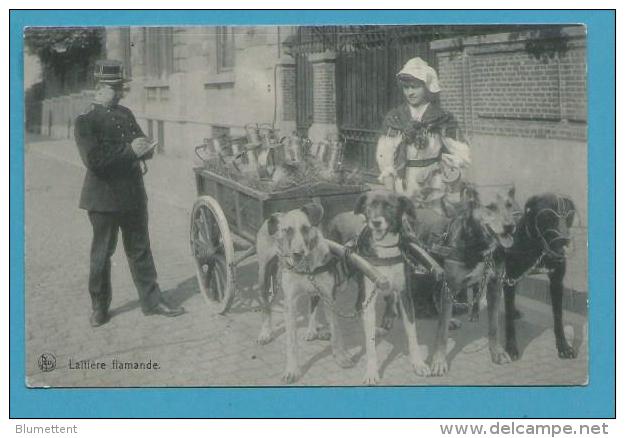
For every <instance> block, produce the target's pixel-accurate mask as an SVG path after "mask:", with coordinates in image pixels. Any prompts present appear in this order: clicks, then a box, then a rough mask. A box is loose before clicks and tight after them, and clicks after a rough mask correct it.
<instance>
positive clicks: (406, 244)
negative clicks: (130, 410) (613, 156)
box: [23, 23, 596, 388]
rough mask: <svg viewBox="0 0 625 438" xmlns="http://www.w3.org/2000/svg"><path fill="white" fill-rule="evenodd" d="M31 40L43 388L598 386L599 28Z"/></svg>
mask: <svg viewBox="0 0 625 438" xmlns="http://www.w3.org/2000/svg"><path fill="white" fill-rule="evenodd" d="M23 36H24V111H25V126H24V173H25V180H24V191H25V199H24V235H25V243H24V252H25V291H24V296H25V304H24V305H25V324H26V326H25V331H26V332H25V337H26V345H25V350H26V372H25V374H26V382H25V385H27V386H28V387H30V388H43V387H51V388H63V387H71V388H85V387H110V388H123V387H280V386H306V387H308V386H313V387H314V386H324V387H325V386H350V387H352V386H371V385H378V386H552V385H553V386H555V385H558V386H581V385H587V384H588V365H589V355H588V340H587V338H588V331H589V327H588V323H587V314H588V306H589V305H590V306H591V305H592V299H591V298H590V297H589V288H588V278H587V277H588V274H587V273H588V269H587V265H588V260H587V248H588V229H587V225H588V207H587V206H588V177H587V175H588V165H587V156H588V148H587V120H588V118H587V103H588V102H587V68H586V66H587V50H586V44H587V39H586V27H585V26H584V25H580V24H574V23H572V24H557V25H555V24H525V25H521V24H515V25H511V24H502V25H494V24H488V25H486V24H484V25H477V24H472V25H459V24H453V25H445V24H437V25H431V24H428V25H425V24H419V23H415V24H413V25H405V24H402V25H319V26H313V25H300V26H287V25H279V26H277V25H254V26H250V25H248V26H232V25H228V26H214V25H211V26H162V25H159V26H126V27H109V26H105V27H93V26H91V27H27V28H25V29H24V34H23ZM593 292H596V291H593ZM590 330H592V327H590ZM590 360H592V358H590Z"/></svg>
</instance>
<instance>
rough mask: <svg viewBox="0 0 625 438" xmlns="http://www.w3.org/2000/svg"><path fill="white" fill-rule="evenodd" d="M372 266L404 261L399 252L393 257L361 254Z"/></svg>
mask: <svg viewBox="0 0 625 438" xmlns="http://www.w3.org/2000/svg"><path fill="white" fill-rule="evenodd" d="M361 257H362V258H364V259H365V260H366V261H368V262H369V263H371V264H372V265H373V266H393V265H398V264H399V263H403V262H404V257H403V256H402V255H401V254H399V255H396V256H393V257H365V256H361Z"/></svg>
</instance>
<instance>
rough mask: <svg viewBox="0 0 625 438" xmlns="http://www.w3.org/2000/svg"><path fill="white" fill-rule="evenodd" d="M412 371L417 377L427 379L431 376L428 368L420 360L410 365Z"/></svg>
mask: <svg viewBox="0 0 625 438" xmlns="http://www.w3.org/2000/svg"><path fill="white" fill-rule="evenodd" d="M412 369H413V371H414V372H415V374H416V375H417V376H420V377H428V376H429V375H430V374H431V372H432V371H431V370H430V367H429V366H428V365H427V364H426V363H425V362H423V361H422V360H419V361H414V362H413V363H412Z"/></svg>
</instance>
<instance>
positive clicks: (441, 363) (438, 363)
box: [430, 354, 449, 377]
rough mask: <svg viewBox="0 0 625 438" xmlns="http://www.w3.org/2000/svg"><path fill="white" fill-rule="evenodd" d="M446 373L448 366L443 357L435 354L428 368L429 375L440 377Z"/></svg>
mask: <svg viewBox="0 0 625 438" xmlns="http://www.w3.org/2000/svg"><path fill="white" fill-rule="evenodd" d="M447 371H449V365H448V364H447V359H446V358H445V356H444V355H443V354H435V355H434V357H433V358H432V364H431V366H430V375H431V376H436V377H440V376H444V375H445V374H447Z"/></svg>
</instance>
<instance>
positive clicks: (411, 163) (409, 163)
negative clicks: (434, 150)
mask: <svg viewBox="0 0 625 438" xmlns="http://www.w3.org/2000/svg"><path fill="white" fill-rule="evenodd" d="M442 156H443V148H441V150H440V151H439V153H438V155H437V156H436V157H433V158H424V159H422V160H406V167H428V166H430V165H432V164H434V163H437V162H439V161H440V160H441V158H442Z"/></svg>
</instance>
